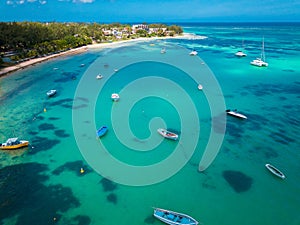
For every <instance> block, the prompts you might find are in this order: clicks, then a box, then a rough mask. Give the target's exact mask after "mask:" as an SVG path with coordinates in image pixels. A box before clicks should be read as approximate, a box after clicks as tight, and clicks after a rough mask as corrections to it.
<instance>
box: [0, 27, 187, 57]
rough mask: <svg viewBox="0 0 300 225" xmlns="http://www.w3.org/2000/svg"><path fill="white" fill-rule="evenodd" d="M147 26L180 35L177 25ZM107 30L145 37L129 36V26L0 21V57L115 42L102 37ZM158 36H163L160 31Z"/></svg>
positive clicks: (110, 36)
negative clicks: (7, 54) (165, 29)
mask: <svg viewBox="0 0 300 225" xmlns="http://www.w3.org/2000/svg"><path fill="white" fill-rule="evenodd" d="M149 27H155V28H167V30H168V31H169V34H168V35H171V36H172V35H173V34H180V33H182V29H181V27H178V26H176V25H172V26H166V25H164V24H150V25H149ZM110 29H118V30H126V32H124V35H123V36H122V37H121V38H122V39H130V38H137V37H140V36H142V37H146V36H148V35H147V33H146V32H145V31H139V32H138V33H137V34H132V32H131V26H130V25H128V24H120V23H112V24H98V23H56V22H51V23H39V22H0V55H1V57H3V56H5V55H6V53H11V56H10V59H11V60H13V61H18V60H20V59H26V58H34V57H40V56H44V55H48V54H52V53H56V52H61V51H66V50H68V49H71V48H77V47H80V46H84V45H88V44H92V43H93V42H98V43H99V42H105V41H115V40H116V37H115V36H113V35H105V34H104V32H103V31H104V30H110ZM134 35H136V36H134ZM157 35H158V36H164V35H166V34H165V33H161V31H160V33H157ZM152 36H153V35H152ZM2 61H3V60H2V59H1V60H0V63H1V62H2Z"/></svg>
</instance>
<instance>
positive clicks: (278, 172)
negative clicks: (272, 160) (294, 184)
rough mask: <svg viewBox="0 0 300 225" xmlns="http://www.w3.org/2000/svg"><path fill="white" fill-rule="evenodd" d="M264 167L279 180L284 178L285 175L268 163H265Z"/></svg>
mask: <svg viewBox="0 0 300 225" xmlns="http://www.w3.org/2000/svg"><path fill="white" fill-rule="evenodd" d="M265 166H266V168H267V169H268V170H269V171H270V172H271V173H273V174H274V175H275V176H277V177H280V178H281V179H284V178H285V175H284V174H283V173H282V172H281V171H280V170H279V169H277V168H276V167H275V166H273V165H271V164H269V163H267V164H266V165H265Z"/></svg>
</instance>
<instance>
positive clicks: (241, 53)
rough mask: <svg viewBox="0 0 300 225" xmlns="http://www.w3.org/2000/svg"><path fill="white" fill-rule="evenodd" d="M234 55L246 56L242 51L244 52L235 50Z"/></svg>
mask: <svg viewBox="0 0 300 225" xmlns="http://www.w3.org/2000/svg"><path fill="white" fill-rule="evenodd" d="M235 56H237V57H245V56H247V54H246V53H244V52H242V51H237V52H236V53H235Z"/></svg>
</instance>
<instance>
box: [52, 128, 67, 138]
mask: <svg viewBox="0 0 300 225" xmlns="http://www.w3.org/2000/svg"><path fill="white" fill-rule="evenodd" d="M54 133H55V135H56V136H57V137H60V138H66V137H70V135H69V134H67V133H66V132H65V130H56V131H54Z"/></svg>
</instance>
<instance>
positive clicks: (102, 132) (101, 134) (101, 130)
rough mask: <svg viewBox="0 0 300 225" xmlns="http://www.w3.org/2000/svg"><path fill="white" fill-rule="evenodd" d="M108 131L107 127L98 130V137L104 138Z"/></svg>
mask: <svg viewBox="0 0 300 225" xmlns="http://www.w3.org/2000/svg"><path fill="white" fill-rule="evenodd" d="M107 131H108V127H107V126H102V127H100V128H99V129H98V130H97V132H96V133H97V137H99V138H100V137H102V136H104V135H105V134H106V132H107Z"/></svg>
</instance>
